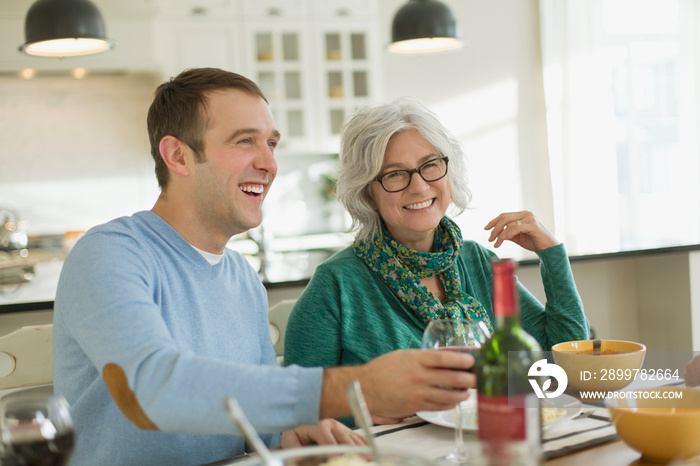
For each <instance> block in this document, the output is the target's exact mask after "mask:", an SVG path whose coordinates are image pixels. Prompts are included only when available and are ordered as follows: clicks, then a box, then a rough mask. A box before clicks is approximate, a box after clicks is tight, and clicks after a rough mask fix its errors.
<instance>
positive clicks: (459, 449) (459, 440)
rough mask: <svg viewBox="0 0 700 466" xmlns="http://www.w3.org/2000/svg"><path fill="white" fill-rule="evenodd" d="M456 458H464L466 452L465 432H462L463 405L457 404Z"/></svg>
mask: <svg viewBox="0 0 700 466" xmlns="http://www.w3.org/2000/svg"><path fill="white" fill-rule="evenodd" d="M455 420H456V422H455V424H456V427H455V456H456V457H457V458H463V457H464V454H465V451H464V432H463V431H462V425H463V424H462V405H461V403H457V406H455Z"/></svg>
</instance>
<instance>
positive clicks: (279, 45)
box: [246, 21, 314, 150]
mask: <svg viewBox="0 0 700 466" xmlns="http://www.w3.org/2000/svg"><path fill="white" fill-rule="evenodd" d="M304 26H305V23H304V22H299V21H289V22H286V21H282V22H280V21H265V22H264V23H262V22H261V23H253V22H251V23H249V24H247V27H246V42H247V47H246V49H247V54H248V69H249V70H250V74H249V77H250V78H251V79H253V80H254V81H255V82H257V83H258V85H260V88H261V89H262V91H263V93H264V94H265V96H266V97H267V99H268V101H269V102H270V108H271V109H272V113H273V115H274V117H275V122H276V123H277V127H278V128H279V130H280V133H281V134H282V139H281V141H280V148H281V149H299V150H310V149H311V147H313V133H312V131H313V128H312V125H313V123H312V121H313V117H312V115H313V112H314V110H313V108H314V105H313V98H312V89H313V86H312V84H311V82H310V79H309V78H310V71H309V70H310V69H312V64H311V63H310V62H309V58H310V57H309V55H310V54H309V45H308V41H309V38H308V34H307V31H306V28H305V27H304Z"/></svg>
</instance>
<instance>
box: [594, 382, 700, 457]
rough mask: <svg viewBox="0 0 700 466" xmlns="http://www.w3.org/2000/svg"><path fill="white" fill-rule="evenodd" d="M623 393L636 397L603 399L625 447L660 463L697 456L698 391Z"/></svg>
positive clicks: (699, 431) (669, 389) (699, 446)
mask: <svg viewBox="0 0 700 466" xmlns="http://www.w3.org/2000/svg"><path fill="white" fill-rule="evenodd" d="M623 393H624V394H625V395H628V396H635V397H636V398H629V397H627V398H624V399H622V398H607V399H606V400H605V406H606V407H607V408H608V410H609V411H610V416H611V417H612V422H613V424H614V425H615V429H616V430H617V434H618V435H619V436H620V438H621V439H622V440H623V441H624V442H625V443H626V444H627V445H629V446H630V447H631V448H633V449H635V450H637V451H639V452H641V453H642V456H643V457H644V458H645V459H648V460H650V461H654V462H661V463H666V462H668V461H671V460H674V459H682V458H689V457H693V456H696V455H698V454H700V390H694V389H692V388H685V387H683V388H675V387H661V388H649V389H644V390H630V391H625V392H620V394H623ZM664 396H666V397H667V398H662V397H664ZM670 396H674V397H675V398H670ZM678 396H682V398H677V397H678Z"/></svg>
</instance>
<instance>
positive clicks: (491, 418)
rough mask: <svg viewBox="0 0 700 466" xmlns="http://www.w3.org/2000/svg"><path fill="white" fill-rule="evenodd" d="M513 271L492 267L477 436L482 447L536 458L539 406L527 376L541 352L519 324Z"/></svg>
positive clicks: (508, 266)
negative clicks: (516, 449)
mask: <svg viewBox="0 0 700 466" xmlns="http://www.w3.org/2000/svg"><path fill="white" fill-rule="evenodd" d="M515 268H516V267H515V262H513V261H512V260H500V261H496V262H494V263H493V264H492V270H493V297H492V300H493V314H494V317H495V325H494V332H493V334H492V335H491V337H490V338H489V339H487V341H486V342H485V343H484V344H483V345H482V347H481V350H480V352H479V358H478V359H477V392H478V393H477V406H478V408H477V410H478V424H479V432H478V434H479V440H481V441H482V442H483V443H484V444H489V443H491V444H492V445H515V444H520V445H522V446H523V447H524V448H526V449H528V450H530V451H532V452H539V451H540V445H541V440H542V418H541V412H540V400H539V398H537V395H536V394H535V392H534V390H533V389H532V386H531V385H530V383H529V382H528V370H529V369H530V366H532V364H534V363H535V362H536V361H538V360H540V359H542V357H543V356H542V348H541V347H540V345H539V343H537V340H535V339H534V338H533V337H532V336H531V335H530V334H528V333H527V332H525V330H523V328H522V326H521V324H520V301H519V299H518V292H517V288H516V286H515ZM491 453H492V454H493V452H491ZM504 453H505V452H504ZM537 454H539V453H537Z"/></svg>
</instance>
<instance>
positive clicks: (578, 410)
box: [206, 379, 700, 466]
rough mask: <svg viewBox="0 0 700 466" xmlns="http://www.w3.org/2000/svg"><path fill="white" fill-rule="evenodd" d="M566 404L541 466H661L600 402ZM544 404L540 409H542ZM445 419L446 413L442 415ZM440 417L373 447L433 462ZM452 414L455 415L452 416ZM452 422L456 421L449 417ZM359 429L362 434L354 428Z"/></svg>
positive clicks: (399, 429) (470, 443)
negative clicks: (624, 434)
mask: <svg viewBox="0 0 700 466" xmlns="http://www.w3.org/2000/svg"><path fill="white" fill-rule="evenodd" d="M669 385H674V386H681V387H684V386H685V383H684V381H683V380H682V379H680V380H675V381H674V382H673V383H658V382H656V383H649V382H641V381H635V382H632V384H631V385H629V386H628V387H626V388H625V389H626V390H635V389H643V388H653V387H659V386H669ZM563 396H564V398H565V400H576V401H575V404H574V403H564V401H560V403H564V404H562V405H560V406H558V407H562V406H564V408H565V410H566V413H565V415H564V416H563V418H562V419H559V420H557V421H556V422H552V423H551V424H550V425H548V423H547V422H545V423H544V424H543V429H542V444H541V447H542V451H541V453H542V463H541V464H544V465H545V466H563V465H566V466H584V465H585V466H590V465H605V466H658V465H659V463H655V462H651V461H648V460H646V459H644V458H642V456H641V454H640V453H639V452H638V451H636V450H634V449H632V448H631V447H629V446H627V445H626V444H625V443H624V442H623V441H622V440H621V439H620V438H619V436H618V435H617V432H616V430H615V426H614V425H613V424H612V421H611V419H610V414H609V412H608V409H607V408H606V407H605V402H604V400H595V401H581V400H580V397H578V392H577V391H576V390H570V389H567V391H566V392H565V393H564V395H563ZM548 401H549V400H546V401H545V402H544V403H543V406H546V404H547V402H548ZM443 413H444V414H445V415H446V416H449V413H450V411H445V412H443ZM437 415H438V413H433V414H432V415H431V416H428V415H427V413H418V415H416V416H412V417H410V418H407V419H404V420H403V421H402V422H401V423H399V424H389V425H378V426H373V427H371V431H372V434H373V436H374V441H375V442H376V445H377V447H378V448H379V449H380V450H381V451H384V452H387V453H399V454H401V455H404V456H406V455H407V456H417V457H421V458H424V459H427V460H435V459H437V458H440V457H442V456H445V455H447V454H449V453H450V452H451V451H452V450H453V449H454V447H455V432H454V427H453V426H450V425H449V424H446V423H442V422H440V421H436V420H435V418H434V417H435V416H437ZM453 415H454V414H453ZM453 420H454V418H453ZM358 430H360V429H358ZM463 433H464V436H463V437H464V445H465V448H466V449H467V451H468V452H471V454H479V453H478V452H477V453H474V452H475V451H476V449H477V448H478V446H479V443H478V438H477V431H476V429H470V428H465V429H464V431H463ZM253 455H255V454H253ZM246 457H247V458H250V455H245V456H244V457H238V458H234V459H230V460H229V461H221V462H216V463H211V464H209V465H206V466H214V465H216V466H224V465H233V464H235V463H237V462H238V461H240V460H243V459H245V458H246ZM673 465H674V466H681V465H700V457H698V458H693V459H688V460H684V461H683V462H677V463H673Z"/></svg>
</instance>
